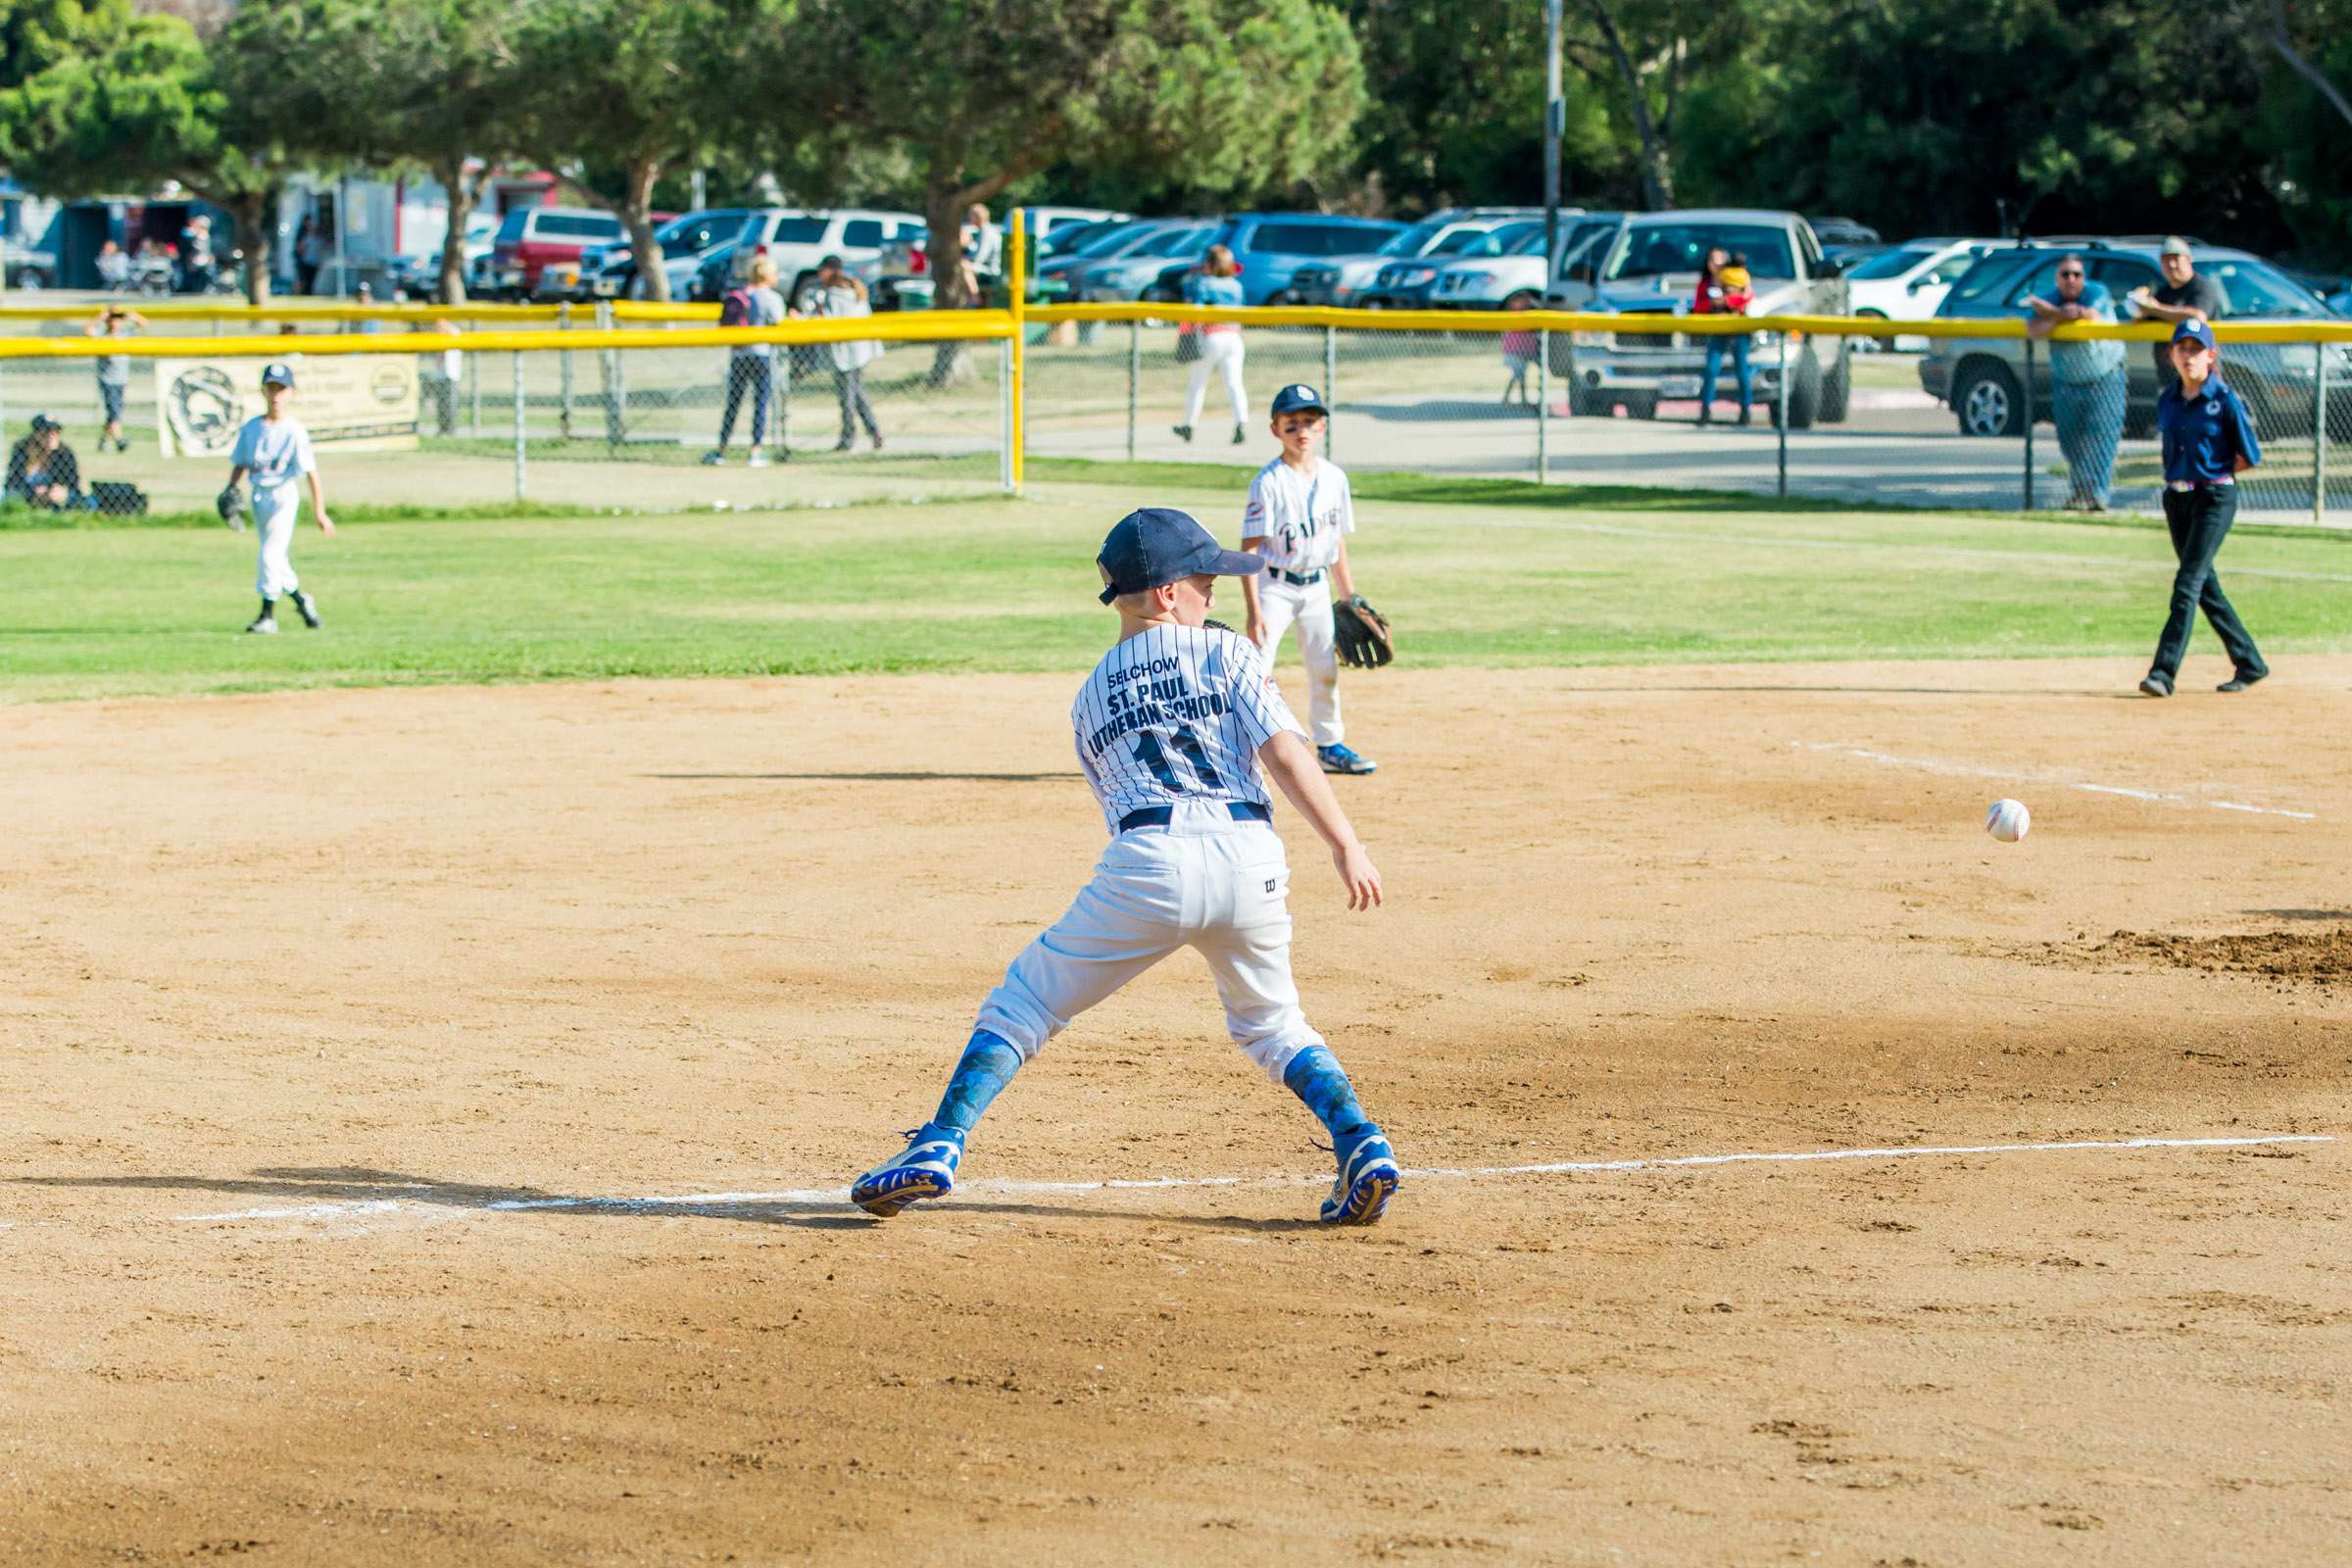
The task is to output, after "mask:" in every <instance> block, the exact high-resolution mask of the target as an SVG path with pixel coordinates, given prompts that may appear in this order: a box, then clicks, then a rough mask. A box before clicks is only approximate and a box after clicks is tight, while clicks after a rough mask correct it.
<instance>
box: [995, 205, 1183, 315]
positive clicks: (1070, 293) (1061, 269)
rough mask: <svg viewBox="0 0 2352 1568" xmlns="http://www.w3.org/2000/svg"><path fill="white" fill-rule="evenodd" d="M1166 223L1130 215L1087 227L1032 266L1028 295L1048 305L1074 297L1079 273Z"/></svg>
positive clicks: (1125, 250)
mask: <svg viewBox="0 0 2352 1568" xmlns="http://www.w3.org/2000/svg"><path fill="white" fill-rule="evenodd" d="M1163 226H1164V225H1163V224H1160V223H1157V222H1154V221H1152V220H1150V219H1130V220H1128V221H1125V222H1114V223H1103V224H1102V225H1100V226H1098V227H1095V228H1090V229H1088V230H1087V231H1086V233H1085V237H1084V238H1082V239H1081V240H1080V241H1079V242H1078V243H1077V244H1075V245H1072V246H1070V247H1069V248H1068V249H1066V250H1063V251H1060V252H1058V253H1056V254H1055V255H1053V256H1050V257H1047V258H1045V259H1043V260H1041V261H1040V262H1039V263H1038V264H1037V265H1036V266H1035V267H1033V268H1031V269H1030V270H1029V285H1028V286H1029V298H1030V299H1032V300H1037V301H1043V302H1044V303H1046V304H1049V305H1058V304H1061V303H1063V302H1064V301H1067V300H1071V299H1075V298H1076V297H1077V277H1078V275H1079V274H1080V273H1082V272H1083V271H1084V270H1086V269H1088V268H1090V267H1093V266H1095V265H1096V264H1097V263H1099V262H1106V261H1109V260H1111V259H1112V258H1114V257H1118V256H1123V255H1126V254H1128V253H1129V252H1131V251H1133V250H1134V249H1135V248H1136V247H1137V246H1138V245H1141V244H1143V243H1144V242H1145V241H1146V240H1148V239H1150V238H1151V237H1152V234H1153V232H1154V231H1156V230H1158V229H1160V228H1161V227H1163Z"/></svg>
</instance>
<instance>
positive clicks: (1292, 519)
mask: <svg viewBox="0 0 2352 1568" xmlns="http://www.w3.org/2000/svg"><path fill="white" fill-rule="evenodd" d="M1353 532H1355V498H1354V496H1353V495H1351V494H1350V493H1349V491H1348V474H1347V471H1346V470H1345V469H1343V468H1342V467H1341V466H1339V465H1338V464H1336V463H1332V462H1329V461H1327V460H1325V459H1321V458H1318V459H1316V460H1315V467H1314V471H1313V472H1312V473H1300V472H1299V470H1298V469H1297V468H1294V467H1292V466H1290V465H1289V464H1287V463H1285V462H1283V461H1282V460H1281V459H1280V458H1276V459H1275V460H1274V461H1273V462H1271V463H1269V464H1267V465H1266V466H1264V467H1262V468H1260V469H1258V470H1257V477H1256V478H1254V479H1252V480H1250V503H1249V505H1248V506H1246V507H1245V508H1243V510H1242V537H1243V538H1245V539H1254V538H1256V537H1258V536H1259V535H1260V534H1263V535H1264V536H1265V541H1266V542H1265V543H1264V544H1262V545H1259V546H1258V547H1257V553H1258V554H1259V555H1261V556H1263V557H1265V558H1266V564H1267V565H1269V566H1280V567H1281V568H1282V569H1283V570H1285V571H1296V572H1299V573H1300V574H1302V575H1303V574H1304V573H1306V572H1310V571H1321V570H1323V569H1324V568H1325V567H1327V566H1329V565H1331V564H1332V563H1334V562H1336V561H1338V560H1339V559H1340V535H1342V534H1344V533H1353Z"/></svg>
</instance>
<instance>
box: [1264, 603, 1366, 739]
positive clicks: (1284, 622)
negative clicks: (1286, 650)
mask: <svg viewBox="0 0 2352 1568" xmlns="http://www.w3.org/2000/svg"><path fill="white" fill-rule="evenodd" d="M1257 616H1258V619H1259V620H1260V621H1261V622H1263V623H1264V625H1265V628H1266V667H1267V668H1269V669H1271V668H1272V667H1273V665H1274V659H1275V656H1276V655H1278V654H1280V653H1281V652H1282V634H1283V633H1284V632H1286V631H1289V630H1290V629H1291V624H1292V622H1294V621H1296V622H1297V623H1298V626H1299V653H1301V654H1303V655H1305V656H1306V715H1307V718H1306V721H1307V726H1308V727H1309V728H1310V729H1312V730H1313V731H1314V733H1315V744H1316V745H1317V746H1337V745H1339V744H1340V742H1342V741H1343V740H1345V739H1347V738H1348V729H1347V726H1346V725H1344V724H1342V723H1341V722H1340V643H1339V637H1338V635H1337V633H1336V632H1335V631H1334V630H1333V629H1332V620H1331V617H1332V609H1331V579H1330V578H1329V577H1324V578H1322V579H1320V580H1318V581H1315V582H1312V583H1309V584H1307V585H1306V586H1305V587H1303V588H1301V587H1299V585H1298V584H1297V583H1291V582H1284V581H1283V580H1282V579H1281V578H1280V577H1277V576H1275V575H1273V574H1272V573H1271V572H1269V573H1267V574H1266V575H1265V576H1262V577H1260V578H1258V579H1257Z"/></svg>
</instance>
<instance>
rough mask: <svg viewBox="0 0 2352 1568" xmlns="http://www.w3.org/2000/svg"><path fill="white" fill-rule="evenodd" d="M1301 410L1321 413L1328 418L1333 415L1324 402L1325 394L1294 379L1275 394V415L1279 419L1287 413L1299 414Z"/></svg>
mask: <svg viewBox="0 0 2352 1568" xmlns="http://www.w3.org/2000/svg"><path fill="white" fill-rule="evenodd" d="M1300 410H1304V411H1305V412H1307V413H1309V414H1320V415H1321V416H1323V417H1325V418H1327V419H1328V418H1330V417H1331V410H1330V408H1329V407H1328V406H1327V405H1326V404H1325V403H1324V402H1323V394H1322V393H1320V392H1318V391H1316V390H1315V389H1314V388H1313V387H1311V386H1308V385H1307V384H1306V383H1305V382H1303V381H1293V382H1292V383H1291V384H1290V385H1289V386H1286V387H1284V388H1283V389H1282V390H1281V391H1279V392H1277V393H1275V394H1274V417H1276V418H1278V419H1279V418H1281V417H1283V416H1284V415H1286V414H1297V413H1299V411H1300Z"/></svg>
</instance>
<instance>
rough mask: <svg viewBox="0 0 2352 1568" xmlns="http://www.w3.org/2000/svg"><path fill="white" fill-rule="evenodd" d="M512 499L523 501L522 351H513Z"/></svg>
mask: <svg viewBox="0 0 2352 1568" xmlns="http://www.w3.org/2000/svg"><path fill="white" fill-rule="evenodd" d="M522 499H523V483H522V350H520V349H516V350H515V500H517V501H520V500H522Z"/></svg>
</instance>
